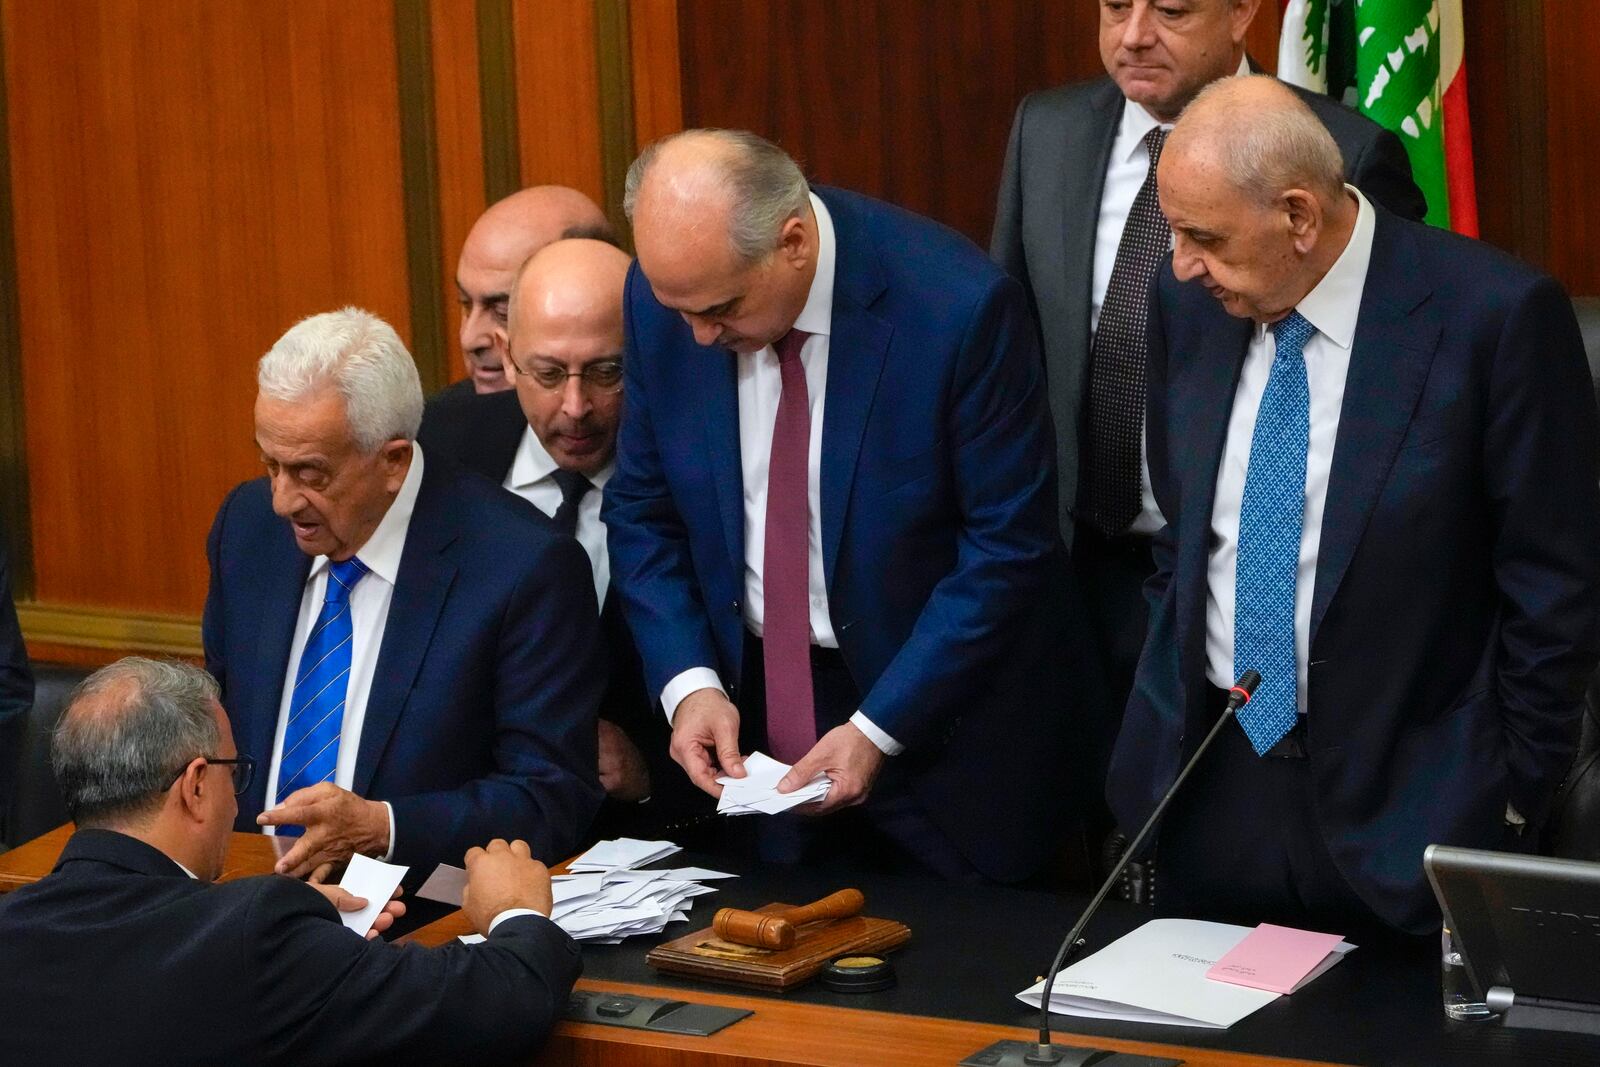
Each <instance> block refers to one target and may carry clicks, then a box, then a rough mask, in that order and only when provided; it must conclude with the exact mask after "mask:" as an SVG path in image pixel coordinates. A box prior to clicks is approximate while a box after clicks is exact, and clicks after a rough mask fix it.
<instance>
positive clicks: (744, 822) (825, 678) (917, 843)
mask: <svg viewBox="0 0 1600 1067" xmlns="http://www.w3.org/2000/svg"><path fill="white" fill-rule="evenodd" d="M811 653H812V655H811V688H812V695H813V701H814V703H815V706H816V713H817V736H818V737H821V736H822V735H823V734H826V733H827V732H828V731H829V730H831V729H833V728H834V727H837V726H842V725H844V724H845V723H846V722H848V721H849V719H850V716H852V715H854V714H855V713H856V711H857V710H859V709H860V707H861V694H860V689H859V688H858V687H857V685H856V683H855V680H854V679H853V678H852V677H851V676H850V669H849V668H848V667H847V666H846V665H845V662H844V656H843V655H842V654H841V653H840V652H839V651H838V650H836V649H826V648H818V647H816V646H813V647H812V649H811ZM764 671H765V667H764V660H763V658H762V650H761V641H760V639H759V638H756V637H754V636H751V635H750V634H749V633H748V632H747V633H746V634H745V643H744V667H743V672H742V673H743V678H742V679H741V685H740V687H739V701H738V705H739V721H740V737H739V743H740V748H741V750H742V751H744V752H751V751H753V750H755V749H761V750H762V751H769V747H768V745H767V738H766V720H767V709H766V683H765V673H764ZM910 756H911V754H910V753H904V754H902V755H900V756H890V757H888V758H887V759H886V760H885V761H884V764H883V769H882V771H881V772H880V773H879V775H878V780H877V782H876V783H874V785H873V789H872V792H871V793H870V794H869V795H868V797H867V801H866V803H865V804H862V805H858V806H856V807H853V808H847V809H845V810H844V811H840V812H837V813H835V814H833V815H828V816H824V817H821V818H817V817H808V816H804V815H796V814H795V813H794V812H792V811H790V812H785V813H783V814H781V815H744V816H739V817H737V818H724V819H723V820H722V821H723V822H724V823H727V824H733V825H731V826H728V827H727V829H728V830H729V831H730V832H729V833H727V834H725V835H724V838H725V840H726V841H728V842H729V844H731V845H732V847H733V848H735V849H737V850H738V851H740V852H741V853H743V854H744V855H746V856H753V857H755V858H757V859H759V860H760V861H761V862H763V863H774V864H781V865H795V864H801V863H803V864H805V865H806V866H808V867H817V866H820V867H824V868H826V867H828V866H833V865H837V866H838V867H839V868H840V869H841V870H861V869H868V870H882V871H888V872H891V873H892V872H906V871H915V870H920V871H923V872H925V873H931V874H934V875H936V876H938V877H940V878H944V879H947V880H950V881H967V882H973V881H982V880H983V877H982V875H980V874H979V873H978V872H977V870H976V869H975V868H974V867H973V866H972V864H971V863H970V862H968V860H967V858H966V857H965V856H963V855H962V854H961V853H960V852H959V851H958V850H957V849H956V847H955V845H953V844H952V843H951V842H950V839H949V838H948V837H947V836H945V834H944V832H943V831H941V830H940V829H938V827H936V826H935V825H934V824H933V822H932V820H930V819H929V818H928V816H927V815H926V814H925V813H924V812H923V810H922V807H921V805H920V804H919V803H918V802H917V801H916V799H915V798H914V797H913V796H912V795H911V792H910V790H909V788H908V785H909V782H908V780H907V779H908V766H909V762H908V757H910Z"/></svg>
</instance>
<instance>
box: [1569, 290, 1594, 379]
mask: <svg viewBox="0 0 1600 1067" xmlns="http://www.w3.org/2000/svg"><path fill="white" fill-rule="evenodd" d="M1572 310H1573V311H1574V312H1576V313H1577V316H1578V330H1579V332H1581V333H1582V334H1583V347H1584V349H1585V350H1586V351H1587V352H1588V354H1589V378H1590V380H1591V381H1593V382H1594V395H1595V402H1596V403H1600V296H1577V297H1573V299H1572Z"/></svg>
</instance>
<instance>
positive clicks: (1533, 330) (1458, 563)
mask: <svg viewBox="0 0 1600 1067" xmlns="http://www.w3.org/2000/svg"><path fill="white" fill-rule="evenodd" d="M1152 288H1153V296H1152V304H1151V315H1150V325H1149V342H1150V344H1149V359H1150V365H1149V383H1150V385H1149V411H1148V422H1147V425H1148V427H1149V455H1150V477H1151V481H1152V483H1153V485H1154V488H1155V493H1156V499H1157V501H1158V502H1159V503H1160V505H1161V511H1162V514H1164V515H1165V516H1166V517H1167V522H1168V525H1167V526H1166V528H1165V529H1164V530H1163V531H1162V532H1161V533H1160V534H1159V535H1158V536H1157V538H1156V559H1157V573H1156V575H1155V577H1154V578H1153V579H1151V582H1150V584H1149V585H1148V586H1147V589H1146V592H1147V594H1148V597H1149V600H1150V604H1151V625H1150V637H1149V640H1148V642H1147V643H1146V645H1145V650H1144V656H1143V658H1142V660H1141V662H1140V667H1139V673H1138V678H1137V680H1136V682H1135V685H1134V692H1133V696H1132V698H1131V699H1130V701H1129V704H1128V709H1127V714H1126V717H1125V718H1124V720H1123V724H1122V731H1121V735H1120V737H1119V738H1118V741H1117V746H1116V751H1115V754H1114V758H1113V762H1112V767H1111V774H1110V780H1109V784H1108V794H1109V797H1110V800H1111V804H1112V809H1113V810H1114V811H1115V812H1116V813H1117V816H1118V818H1119V820H1120V821H1121V823H1122V825H1123V827H1124V828H1130V827H1138V826H1139V825H1141V824H1142V822H1143V821H1144V819H1145V818H1146V817H1147V816H1148V815H1149V813H1150V812H1151V811H1152V810H1153V809H1154V807H1155V804H1156V801H1157V800H1158V799H1159V798H1160V796H1161V795H1162V793H1163V792H1164V791H1165V790H1166V788H1167V787H1168V786H1169V785H1171V783H1172V781H1173V779H1174V777H1175V775H1176V774H1177V771H1178V768H1179V766H1180V764H1181V762H1182V760H1184V759H1185V758H1187V757H1188V755H1189V754H1190V753H1191V752H1193V751H1194V749H1195V747H1196V746H1197V745H1198V744H1199V742H1200V740H1201V738H1202V737H1203V736H1204V734H1205V731H1206V729H1207V727H1208V726H1209V722H1208V721H1207V719H1206V713H1205V697H1204V692H1205V688H1206V685H1207V682H1206V676H1205V611H1206V561H1207V551H1208V542H1209V530H1210V522H1211V512H1212V504H1213V499H1214V496H1215V490H1216V475H1217V468H1218V464H1219V462H1220V460H1221V455H1222V450H1223V445H1224V440H1225V437H1226V434H1227V425H1228V412H1229V411H1230V409H1231V408H1232V406H1233V397H1234V390H1235V387H1236V385H1237V383H1238V379H1239V372H1240V367H1241V366H1242V364H1243V361H1244V356H1245V351H1246V347H1247V344H1248V342H1249V338H1250V333H1251V329H1252V324H1251V323H1250V322H1249V321H1248V320H1244V319H1237V318H1232V317H1230V316H1229V315H1228V314H1227V313H1226V312H1224V311H1223V310H1222V307H1221V305H1220V304H1218V303H1217V301H1216V300H1215V299H1214V298H1213V297H1211V295H1210V294H1209V293H1207V292H1206V290H1205V289H1204V288H1202V287H1201V286H1200V285H1199V284H1198V283H1197V282H1189V283H1186V284H1180V283H1179V282H1178V281H1177V280H1176V279H1175V278H1174V277H1173V274H1172V271H1171V270H1170V269H1168V268H1165V267H1163V268H1162V269H1161V270H1160V271H1158V273H1157V277H1156V280H1155V284H1154V285H1153V287H1152ZM1597 452H1600V431H1597V428H1596V412H1595V406H1594V402H1593V394H1592V390H1591V388H1590V381H1589V372H1588V365H1587V362H1586V360H1585V358H1584V353H1583V347H1582V342H1581V340H1580V337H1579V334H1578V328H1577V323H1576V322H1575V321H1574V319H1573V314H1572V307H1571V304H1570V303H1569V302H1568V300H1567V298H1566V296H1565V294H1564V293H1563V292H1562V291H1561V288H1560V287H1559V286H1558V285H1557V284H1556V283H1555V282H1554V281H1553V280H1551V279H1550V278H1548V277H1546V276H1544V275H1542V274H1540V273H1538V272H1536V271H1534V270H1532V269H1531V268H1529V267H1528V266H1526V265H1524V264H1522V263H1520V262H1518V261H1516V260H1513V259H1512V258H1510V257H1509V256H1506V255H1504V254H1502V253H1500V252H1497V251H1495V250H1494V249H1492V248H1490V247H1489V246H1487V245H1484V244H1480V243H1478V242H1475V241H1470V240H1467V239H1466V238H1463V237H1459V236H1457V235H1455V234H1451V233H1447V232H1444V231H1440V230H1436V229H1430V228H1428V227H1425V226H1422V225H1420V224H1418V223H1413V222H1409V221H1406V220H1403V219H1400V218H1397V217H1396V216H1394V215H1391V214H1389V213H1388V212H1387V211H1385V210H1383V209H1382V208H1378V209H1377V224H1376V232H1375V235H1374V239H1373V247H1372V259H1371V266H1370V268H1369V270H1368V274H1367V279H1366V285H1365V288H1364V290H1363V294H1362V298H1361V310H1360V315H1359V318H1358V321H1357V325H1356V333H1355V341H1354V344H1353V347H1352V351H1351V357H1350V369H1349V376H1348V378H1347V380H1346V383H1345V392H1344V403H1343V407H1342V408H1341V412H1340V419H1339V430H1338V437H1337V440H1336V443H1335V448H1334V455H1333V466H1332V469H1331V471H1330V474H1329V480H1328V490H1327V504H1326V509H1325V512H1324V516H1323V521H1322V533H1321V548H1320V551H1319V553H1318V560H1317V574H1316V584H1315V592H1314V594H1313V597H1312V604H1311V638H1310V655H1309V660H1310V663H1309V668H1308V671H1309V675H1308V682H1307V688H1306V702H1307V714H1306V718H1305V727H1306V748H1307V751H1308V756H1309V759H1310V770H1311V776H1312V780H1313V783H1314V788H1315V797H1316V813H1317V818H1318V821H1319V823H1320V827H1319V828H1320V830H1321V833H1322V835H1323V837H1324V839H1325V840H1326V842H1327V847H1328V850H1329V852H1330V854H1331V855H1332V857H1333V860H1334V862H1335V863H1336V864H1337V865H1338V867H1339V869H1340V871H1341V872H1342V873H1343V874H1344V876H1345V878H1346V879H1347V880H1348V881H1349V883H1350V884H1351V886H1352V888H1354V889H1355V890H1356V892H1357V893H1359V894H1360V895H1361V896H1362V897H1363V898H1364V899H1365V900H1366V902H1367V903H1368V904H1369V905H1370V906H1371V907H1372V909H1373V910H1374V911H1375V912H1376V913H1377V914H1378V915H1379V916H1380V917H1382V918H1383V919H1385V920H1386V921H1388V922H1389V923H1391V924H1392V925H1395V926H1397V927H1400V928H1403V929H1408V930H1412V931H1414V932H1420V931H1424V930H1426V929H1428V928H1430V927H1434V928H1436V927H1437V926H1438V910H1437V908H1436V906H1435V905H1434V903H1433V899H1432V895H1431V894H1430V893H1429V891H1428V888H1427V885H1426V883H1425V881H1424V879H1423V872H1422V851H1423V848H1424V847H1425V846H1427V845H1428V844H1430V843H1432V842H1444V843H1448V844H1455V845H1467V846H1476V847H1495V846H1496V845H1497V844H1498V843H1499V842H1500V841H1501V840H1502V834H1503V832H1504V814H1505V810H1506V803H1507V801H1510V803H1511V804H1512V805H1513V806H1514V807H1515V808H1516V809H1517V810H1518V811H1519V812H1520V813H1521V814H1522V815H1524V816H1525V817H1526V818H1527V819H1528V820H1529V821H1530V822H1532V823H1534V824H1535V825H1537V823H1538V822H1539V821H1540V819H1541V818H1542V816H1543V815H1544V814H1545V812H1546V810H1547V808H1548V805H1549V801H1550V798H1551V796H1552V794H1553V792H1554V790H1555V788H1556V786H1557V784H1558V783H1559V781H1560V779H1561V776H1562V774H1563V773H1564V772H1565V771H1566V769H1567V767H1568V765H1569V764H1570V763H1571V760H1572V756H1573V751H1574V746H1575V744H1576V740H1577V731H1578V724H1579V712H1580V702H1581V700H1582V694H1583V690H1584V687H1585V684H1586V682H1587V680H1588V678H1589V676H1590V675H1591V674H1592V673H1593V671H1594V668H1595V663H1596V660H1597V658H1600V643H1597V642H1600V619H1597V613H1600V551H1597V546H1600V488H1597V478H1600V472H1597V469H1596V455H1597Z"/></svg>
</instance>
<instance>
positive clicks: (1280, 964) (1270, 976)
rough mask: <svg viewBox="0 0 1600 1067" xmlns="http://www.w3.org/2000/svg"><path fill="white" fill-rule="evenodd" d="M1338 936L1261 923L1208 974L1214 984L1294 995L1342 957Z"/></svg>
mask: <svg viewBox="0 0 1600 1067" xmlns="http://www.w3.org/2000/svg"><path fill="white" fill-rule="evenodd" d="M1343 941H1344V938H1342V937H1340V936H1339V935H1338V934H1317V933H1312V932H1311V931H1310V930H1296V929H1294V928H1293V927H1288V926H1274V925H1272V924H1271V923H1262V924H1261V925H1260V926H1258V927H1256V928H1255V929H1254V930H1251V931H1250V932H1249V933H1248V934H1246V935H1245V937H1244V940H1242V941H1240V942H1239V943H1238V944H1237V945H1235V946H1233V948H1231V949H1229V950H1228V953H1227V955H1225V956H1223V957H1222V958H1221V959H1220V960H1218V961H1217V963H1216V966H1214V967H1212V968H1211V969H1210V970H1209V971H1207V972H1206V977H1207V978H1209V979H1211V980H1212V981H1213V982H1232V983H1234V984H1235V985H1243V986H1250V987H1251V988H1252V989H1266V990H1269V991H1271V992H1273V993H1294V992H1297V991H1298V990H1299V989H1300V988H1301V987H1302V986H1304V985H1306V984H1307V983H1309V982H1310V981H1311V980H1312V979H1313V978H1316V977H1317V976H1318V975H1320V974H1321V973H1322V972H1324V971H1326V970H1327V969H1328V968H1329V967H1332V966H1333V965H1334V964H1335V963H1338V962H1339V960H1340V959H1342V958H1343V953H1341V952H1340V951H1339V945H1340V944H1342V943H1343Z"/></svg>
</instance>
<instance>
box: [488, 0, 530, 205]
mask: <svg viewBox="0 0 1600 1067" xmlns="http://www.w3.org/2000/svg"><path fill="white" fill-rule="evenodd" d="M477 17H478V100H479V114H480V115H481V119H482V123H483V202H484V203H485V204H493V203H495V202H496V201H498V200H503V199H505V198H506V197H508V196H510V195H511V194H512V193H514V192H516V191H517V190H518V189H520V188H522V153H521V149H520V147H519V145H518V140H517V57H516V32H515V19H514V18H513V15H512V11H511V0H478V6H477Z"/></svg>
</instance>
